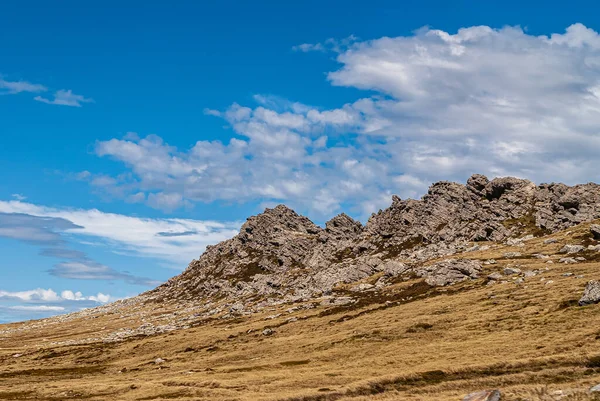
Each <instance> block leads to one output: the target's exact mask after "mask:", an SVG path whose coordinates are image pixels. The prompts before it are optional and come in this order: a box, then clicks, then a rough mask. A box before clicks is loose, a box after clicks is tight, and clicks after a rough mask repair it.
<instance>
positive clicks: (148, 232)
mask: <svg viewBox="0 0 600 401" xmlns="http://www.w3.org/2000/svg"><path fill="white" fill-rule="evenodd" d="M0 213H1V214H0V218H1V217H2V216H6V215H10V214H14V213H16V214H19V215H21V216H23V215H28V216H33V217H37V218H42V219H59V221H60V222H61V224H65V225H64V226H61V231H60V233H59V234H61V233H62V234H63V235H65V236H67V235H68V238H69V240H70V241H85V240H86V239H89V238H95V239H96V240H97V241H96V242H95V243H96V244H98V246H106V247H107V248H108V249H110V250H112V251H115V252H119V253H128V254H131V255H135V256H143V257H150V258H158V259H160V260H163V261H168V262H169V263H171V264H173V263H177V264H180V266H181V267H182V268H183V267H184V266H185V265H187V263H189V261H190V260H191V259H193V258H197V257H198V256H199V255H200V254H201V253H202V252H204V249H205V248H206V246H207V245H213V244H216V243H218V242H220V241H223V240H225V239H228V238H231V237H232V236H234V235H235V234H237V232H238V230H239V227H240V226H241V222H217V221H210V220H190V219H149V218H139V217H132V216H125V215H121V214H115V213H104V212H101V211H99V210H96V209H91V210H84V209H57V208H50V207H45V206H39V205H34V204H31V203H26V202H19V201H0ZM10 218H13V217H10ZM65 222H68V223H65ZM35 224H37V223H35ZM0 227H1V225H0ZM50 233H54V232H53V231H51V232H50ZM164 233H187V234H188V235H176V236H169V235H164ZM192 233H193V234H192ZM52 238H53V239H55V238H56V237H52ZM58 238H60V237H58ZM48 248H55V247H51V246H48ZM44 252H45V253H46V254H48V256H51V254H54V253H60V252H59V251H56V250H47V251H44ZM73 256H75V255H73ZM65 271H66V270H65ZM97 271H100V270H97Z"/></svg>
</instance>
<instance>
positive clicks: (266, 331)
mask: <svg viewBox="0 0 600 401" xmlns="http://www.w3.org/2000/svg"><path fill="white" fill-rule="evenodd" d="M273 334H275V330H273V329H269V328H266V329H264V330H263V331H262V335H263V336H272V335H273Z"/></svg>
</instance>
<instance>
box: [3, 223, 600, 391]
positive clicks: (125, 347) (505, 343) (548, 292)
mask: <svg viewBox="0 0 600 401" xmlns="http://www.w3.org/2000/svg"><path fill="white" fill-rule="evenodd" d="M586 230H587V225H583V226H580V227H577V228H576V229H572V230H571V231H572V232H571V233H570V234H567V233H560V234H557V235H554V236H553V237H555V238H557V239H559V242H558V243H556V244H550V245H545V244H543V242H542V239H536V240H533V241H530V242H528V243H527V246H526V247H524V248H516V247H512V248H511V247H502V248H496V249H493V250H488V251H485V252H471V253H467V254H465V255H464V256H465V257H469V258H477V259H488V258H495V259H496V260H498V262H499V263H498V264H497V265H490V266H487V268H488V269H489V271H490V272H491V271H500V270H501V269H502V268H503V267H504V266H507V265H520V268H521V269H522V270H531V269H544V273H543V274H541V275H538V276H535V277H531V278H528V279H526V281H525V282H524V283H523V284H520V285H518V284H515V283H512V282H509V283H506V284H495V285H491V286H488V285H486V280H485V279H481V280H476V281H472V282H468V283H462V284H459V285H457V286H453V287H450V288H443V289H441V290H434V291H433V292H432V291H429V292H423V291H419V292H418V294H415V297H414V298H412V299H407V298H408V297H407V296H406V294H407V291H409V289H410V288H422V287H421V286H422V284H420V282H419V281H416V280H413V281H410V282H407V283H400V284H398V285H397V287H396V288H395V292H394V291H392V290H390V292H389V293H388V294H387V295H385V296H381V297H378V298H374V299H371V300H370V301H369V302H362V303H360V304H359V305H358V306H354V307H351V308H339V307H338V308H336V309H332V310H329V311H326V310H325V308H324V307H319V308H316V309H312V310H302V311H297V312H294V313H291V314H289V313H286V312H285V309H287V308H289V307H290V306H289V305H285V306H281V307H280V308H279V309H277V310H269V311H267V312H265V313H264V314H256V315H253V316H252V317H245V318H241V319H237V320H236V321H231V322H229V321H218V320H215V321H211V322H208V323H206V324H204V325H202V326H198V327H193V328H190V329H187V330H180V331H176V332H172V333H170V334H164V335H158V336H153V337H143V338H137V339H132V340H128V341H125V342H120V343H110V344H104V343H93V344H86V345H77V346H52V345H50V344H51V343H52V342H53V341H64V340H65V339H70V338H84V337H86V336H88V337H89V336H90V333H95V332H98V331H100V332H105V333H107V332H110V331H112V330H114V329H115V328H120V327H124V326H125V325H127V324H133V323H135V322H129V321H128V322H124V321H123V320H124V319H120V318H119V316H116V315H110V316H102V317H99V318H97V319H94V321H92V322H90V321H89V320H88V321H73V322H70V323H68V324H64V325H54V326H52V327H50V328H45V329H40V330H36V329H32V330H30V331H28V332H23V333H20V334H14V335H8V336H6V337H0V400H40V401H41V400H70V399H87V400H170V399H178V400H215V401H219V400H220V401H225V400H240V401H242V400H248V401H250V400H272V401H275V400H288V401H292V400H295V401H301V400H302V401H329V400H340V401H350V400H352V401H362V400H382V401H383V400H386V401H389V400H422V401H426V400H427V401H432V400H460V399H461V398H462V397H463V396H464V395H465V394H466V393H468V392H471V391H475V390H480V389H485V388H500V389H501V390H502V391H503V394H504V398H503V399H504V400H514V401H516V400H532V401H533V400H539V401H541V400H559V399H562V400H571V401H575V400H592V399H593V398H591V396H590V394H589V393H588V391H587V389H588V388H589V387H590V386H592V385H596V384H598V383H600V305H592V306H588V307H579V306H577V305H576V303H575V302H574V301H576V300H577V299H578V298H579V297H580V295H581V293H582V291H583V288H584V286H585V283H586V282H587V281H588V280H590V279H599V278H600V263H599V262H598V261H590V262H585V263H579V264H575V265H565V264H558V263H557V260H558V258H559V257H560V256H559V255H554V254H555V253H556V252H557V250H558V249H560V247H562V245H564V244H565V243H577V242H579V243H581V242H583V241H584V240H585V241H589V239H586V237H585V233H586ZM507 251H519V252H521V253H523V255H525V257H524V258H522V259H511V260H505V259H503V258H502V254H503V253H504V252H507ZM539 252H542V253H546V254H551V255H553V256H552V260H554V262H555V263H554V264H546V263H545V262H546V260H543V259H535V258H531V257H530V256H528V255H531V254H533V253H539ZM546 268H548V270H547V271H545V269H546ZM567 272H569V273H574V274H575V275H576V276H577V275H583V276H584V277H582V278H577V277H576V276H570V277H565V276H563V275H562V274H563V273H567ZM542 279H544V281H541V280H542ZM549 281H553V282H552V283H551V284H547V283H548V282H549ZM415 284H416V286H414V287H410V286H411V285H415ZM393 290H394V289H393ZM169 308H170V307H169V306H168V305H165V306H163V309H164V310H163V311H162V312H165V311H168V310H169ZM276 313H282V316H281V317H279V318H276V319H273V320H264V318H265V317H266V315H272V314H276ZM290 317H297V318H298V320H297V321H295V322H290V323H286V321H285V320H286V319H287V318H290ZM6 327H18V325H8V326H0V329H4V328H6ZM265 327H273V328H274V329H275V334H274V335H272V336H263V335H262V334H261V332H262V330H263V329H264V328H265ZM15 353H23V354H24V355H23V356H21V357H19V358H14V357H12V355H13V354H15ZM158 357H160V358H163V359H165V360H166V362H164V363H163V364H160V365H156V364H154V363H153V361H154V360H155V359H156V358H158ZM559 391H560V392H562V393H559ZM561 397H562V398H561Z"/></svg>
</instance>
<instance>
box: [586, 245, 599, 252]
mask: <svg viewBox="0 0 600 401" xmlns="http://www.w3.org/2000/svg"><path fill="white" fill-rule="evenodd" d="M587 249H588V250H590V251H595V252H598V251H600V245H588V247H587Z"/></svg>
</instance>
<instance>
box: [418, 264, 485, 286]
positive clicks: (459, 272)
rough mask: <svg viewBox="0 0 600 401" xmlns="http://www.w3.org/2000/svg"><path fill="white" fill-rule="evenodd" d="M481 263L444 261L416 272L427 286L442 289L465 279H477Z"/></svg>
mask: <svg viewBox="0 0 600 401" xmlns="http://www.w3.org/2000/svg"><path fill="white" fill-rule="evenodd" d="M480 272H481V263H480V262H479V261H476V260H470V259H446V260H443V261H441V262H438V263H434V264H432V265H429V266H425V267H422V268H420V269H418V270H417V271H416V274H417V275H418V276H419V277H425V282H426V283H427V284H429V285H432V286H436V287H442V286H445V285H451V284H455V283H458V282H460V281H463V280H467V279H476V278H479V273H480Z"/></svg>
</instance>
